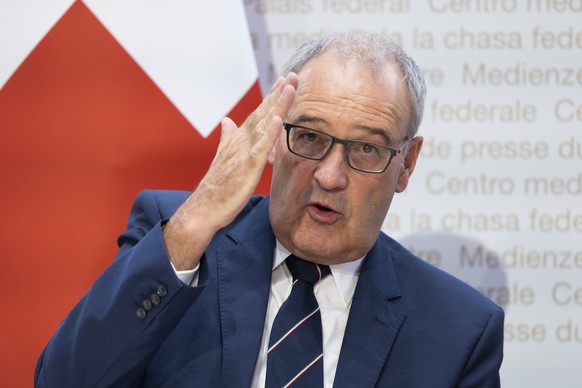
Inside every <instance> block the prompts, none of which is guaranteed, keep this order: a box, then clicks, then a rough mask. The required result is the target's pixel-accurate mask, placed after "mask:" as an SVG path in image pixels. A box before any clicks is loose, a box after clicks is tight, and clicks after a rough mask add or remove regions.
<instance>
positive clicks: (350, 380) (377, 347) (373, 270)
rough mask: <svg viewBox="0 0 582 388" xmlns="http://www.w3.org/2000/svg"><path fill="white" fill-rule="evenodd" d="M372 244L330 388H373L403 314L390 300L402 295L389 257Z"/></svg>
mask: <svg viewBox="0 0 582 388" xmlns="http://www.w3.org/2000/svg"><path fill="white" fill-rule="evenodd" d="M380 240H381V238H380V239H379V242H377V243H376V245H375V246H374V248H373V249H372V250H371V251H370V252H369V253H368V255H367V257H366V259H365V260H364V263H363V264H362V270H361V272H360V278H359V280H358V285H357V286H356V291H355V294H354V298H353V301H352V306H351V309H350V315H349V318H348V323H347V327H346V332H345V335H344V339H343V343H342V348H341V352H340V358H339V361H338V366H337V371H336V375H335V379H334V387H373V386H375V384H376V382H377V380H378V376H379V374H380V372H381V371H382V368H383V367H384V364H385V363H386V359H387V357H388V354H389V353H390V350H391V348H392V344H393V342H394V340H395V338H396V335H397V333H398V330H399V329H400V326H401V325H402V322H403V321H404V317H405V315H406V314H405V313H404V311H402V310H401V309H399V308H398V307H396V306H395V305H394V304H392V303H391V302H390V301H391V300H392V299H395V298H399V297H400V296H401V295H402V293H401V291H400V287H399V286H398V281H397V278H396V274H395V272H394V266H393V263H392V258H391V257H390V256H387V254H386V252H387V251H388V250H387V249H385V248H386V247H384V249H380V248H379V245H381V244H382V243H381V242H380Z"/></svg>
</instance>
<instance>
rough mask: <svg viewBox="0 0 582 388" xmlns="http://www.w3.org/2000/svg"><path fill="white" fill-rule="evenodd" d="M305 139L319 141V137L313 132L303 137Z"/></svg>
mask: <svg viewBox="0 0 582 388" xmlns="http://www.w3.org/2000/svg"><path fill="white" fill-rule="evenodd" d="M303 137H304V138H305V140H307V141H316V140H317V135H316V134H315V133H313V132H309V133H306V134H304V135H303Z"/></svg>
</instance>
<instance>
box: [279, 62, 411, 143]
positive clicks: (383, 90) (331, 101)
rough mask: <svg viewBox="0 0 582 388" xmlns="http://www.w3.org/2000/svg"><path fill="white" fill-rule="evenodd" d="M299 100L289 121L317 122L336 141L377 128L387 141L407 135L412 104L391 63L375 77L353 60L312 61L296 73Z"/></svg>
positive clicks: (400, 78) (400, 77) (400, 75)
mask: <svg viewBox="0 0 582 388" xmlns="http://www.w3.org/2000/svg"><path fill="white" fill-rule="evenodd" d="M298 77H299V85H298V87H297V93H296V98H295V101H294V103H293V106H292V107H291V109H290V111H289V114H288V116H287V120H288V121H290V122H293V123H296V124H299V122H297V120H306V118H307V119H308V121H317V122H318V123H319V125H320V126H321V127H322V129H324V128H325V129H326V130H333V132H334V133H335V134H336V136H346V135H347V133H348V132H349V131H354V130H364V129H365V128H373V129H376V130H378V129H379V130H382V131H383V132H385V133H386V135H387V136H388V138H395V139H396V138H402V137H404V136H405V133H406V124H407V120H408V117H409V111H410V107H409V103H408V94H407V89H406V83H405V82H404V80H403V77H402V74H401V72H400V71H399V70H398V69H397V68H396V67H395V66H394V65H390V64H387V65H386V68H385V70H384V71H382V72H379V73H378V74H373V73H372V72H371V71H370V70H369V69H368V68H366V67H365V66H364V65H361V64H358V63H355V62H354V61H347V62H346V61H345V60H344V61H340V60H338V59H337V58H336V57H335V56H334V55H333V54H330V53H327V54H324V55H322V56H320V57H317V58H314V59H312V60H311V61H309V62H308V63H307V64H306V65H305V66H304V67H303V69H302V70H301V71H300V72H299V74H298Z"/></svg>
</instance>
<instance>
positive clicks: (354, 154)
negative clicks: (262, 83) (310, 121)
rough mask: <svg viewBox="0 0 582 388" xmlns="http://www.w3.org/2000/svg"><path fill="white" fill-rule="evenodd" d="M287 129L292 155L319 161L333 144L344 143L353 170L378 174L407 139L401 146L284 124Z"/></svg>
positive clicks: (386, 166) (347, 158)
mask: <svg viewBox="0 0 582 388" xmlns="http://www.w3.org/2000/svg"><path fill="white" fill-rule="evenodd" d="M283 127H284V128H285V131H287V148H289V151H291V152H292V153H293V154H295V155H298V156H301V157H303V158H306V159H311V160H322V159H324V158H325V157H326V156H327V154H329V152H330V151H331V149H332V148H333V146H334V144H336V143H339V144H342V145H343V146H344V151H345V155H346V160H347V161H348V165H349V166H350V167H351V168H353V169H354V170H358V171H362V172H368V173H372V174H380V173H383V172H384V171H386V169H387V168H388V166H389V165H390V162H391V161H392V159H393V158H394V157H395V156H396V155H398V154H399V153H401V152H402V150H403V149H404V147H405V146H406V144H407V143H408V140H409V139H408V138H406V139H405V141H404V144H403V145H402V147H400V148H393V147H388V146H385V145H380V144H374V143H368V142H365V141H359V140H344V139H340V138H338V137H335V136H332V135H329V134H327V133H325V132H321V131H318V130H315V129H311V128H307V127H303V126H301V125H296V124H289V123H284V124H283Z"/></svg>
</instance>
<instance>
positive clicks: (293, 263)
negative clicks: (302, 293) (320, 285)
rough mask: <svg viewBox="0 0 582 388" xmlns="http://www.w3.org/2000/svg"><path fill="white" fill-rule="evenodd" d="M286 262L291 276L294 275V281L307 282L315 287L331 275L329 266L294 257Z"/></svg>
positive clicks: (290, 257)
mask: <svg viewBox="0 0 582 388" xmlns="http://www.w3.org/2000/svg"><path fill="white" fill-rule="evenodd" d="M285 261H286V263H287V267H288V268H289V271H290V272H291V275H293V280H297V279H300V280H305V281H306V282H308V283H310V284H311V285H313V286H314V285H315V284H316V283H317V282H318V281H320V280H321V279H323V278H324V277H326V276H327V275H329V274H331V270H330V269H329V266H327V265H321V264H316V263H312V262H310V261H305V260H302V259H300V258H298V257H296V256H294V255H291V256H289V257H288V258H287V259H286V260H285Z"/></svg>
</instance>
